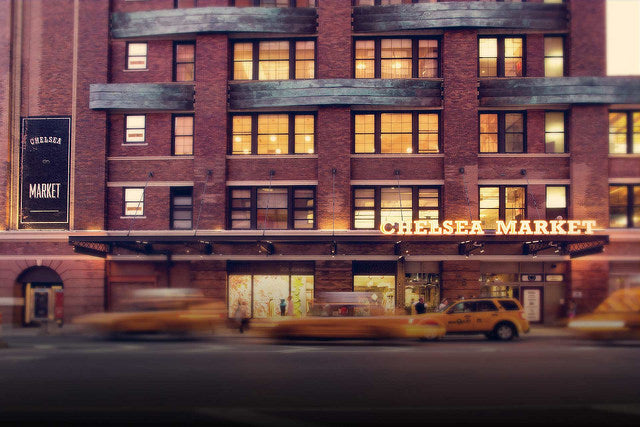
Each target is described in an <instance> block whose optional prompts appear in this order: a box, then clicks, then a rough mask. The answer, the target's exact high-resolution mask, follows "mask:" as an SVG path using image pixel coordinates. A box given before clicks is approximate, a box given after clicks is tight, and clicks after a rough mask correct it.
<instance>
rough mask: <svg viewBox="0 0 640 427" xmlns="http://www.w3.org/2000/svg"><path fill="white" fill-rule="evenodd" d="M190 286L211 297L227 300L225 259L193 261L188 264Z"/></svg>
mask: <svg viewBox="0 0 640 427" xmlns="http://www.w3.org/2000/svg"><path fill="white" fill-rule="evenodd" d="M188 266H189V269H190V271H191V276H190V278H191V286H193V287H195V288H198V289H200V290H202V292H203V293H204V294H205V295H206V296H208V297H211V298H217V299H220V300H222V301H225V302H226V301H227V264H226V262H225V261H200V262H198V261H194V262H191V263H189V264H188Z"/></svg>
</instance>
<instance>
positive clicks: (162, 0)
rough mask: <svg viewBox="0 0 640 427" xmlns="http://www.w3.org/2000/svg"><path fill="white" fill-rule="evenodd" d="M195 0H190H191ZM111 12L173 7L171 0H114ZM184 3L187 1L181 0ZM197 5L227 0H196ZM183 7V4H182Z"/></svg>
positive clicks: (217, 4) (203, 5)
mask: <svg viewBox="0 0 640 427" xmlns="http://www.w3.org/2000/svg"><path fill="white" fill-rule="evenodd" d="M193 1H195V0H191V2H193ZM112 3H113V6H112V7H113V12H138V11H142V10H160V9H173V0H152V1H127V0H114V1H113V2H112ZM181 3H183V4H186V3H187V2H185V1H182V2H181ZM197 3H198V7H208V6H228V5H229V4H230V3H231V2H230V1H229V0H197ZM183 7H184V6H183Z"/></svg>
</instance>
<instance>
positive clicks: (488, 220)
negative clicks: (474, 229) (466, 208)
mask: <svg viewBox="0 0 640 427" xmlns="http://www.w3.org/2000/svg"><path fill="white" fill-rule="evenodd" d="M479 190H480V198H479V206H480V207H479V211H480V221H481V222H482V228H485V229H489V230H491V229H495V226H496V221H498V220H502V221H505V222H508V221H520V220H523V219H525V217H526V197H525V194H526V190H525V187H507V186H496V187H480V188H479Z"/></svg>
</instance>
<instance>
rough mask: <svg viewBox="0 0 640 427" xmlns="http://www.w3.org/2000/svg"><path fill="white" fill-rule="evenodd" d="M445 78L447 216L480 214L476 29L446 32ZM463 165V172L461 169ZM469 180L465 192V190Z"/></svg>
mask: <svg viewBox="0 0 640 427" xmlns="http://www.w3.org/2000/svg"><path fill="white" fill-rule="evenodd" d="M442 47H443V49H442V77H443V78H444V101H443V102H444V112H443V128H444V139H443V142H444V154H445V158H444V179H445V190H444V216H445V218H460V219H466V218H468V217H469V207H468V205H467V199H466V195H465V193H468V197H469V200H470V203H471V207H470V209H471V215H472V217H473V218H475V217H477V215H478V194H477V189H476V183H477V179H478V154H477V153H478V111H477V108H478V97H477V93H478V91H477V82H478V78H477V57H478V38H477V32H476V31H473V30H456V31H446V32H445V33H444V37H443V43H442ZM460 168H464V174H461V173H460V171H459V169H460ZM465 181H466V192H465Z"/></svg>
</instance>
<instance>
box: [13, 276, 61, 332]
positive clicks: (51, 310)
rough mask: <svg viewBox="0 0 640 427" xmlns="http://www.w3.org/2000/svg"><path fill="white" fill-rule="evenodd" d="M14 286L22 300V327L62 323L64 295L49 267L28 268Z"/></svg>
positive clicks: (57, 279)
mask: <svg viewBox="0 0 640 427" xmlns="http://www.w3.org/2000/svg"><path fill="white" fill-rule="evenodd" d="M16 286H17V287H18V288H19V292H20V293H21V294H22V297H23V298H24V306H23V307H22V310H20V311H21V313H19V317H20V320H19V322H21V323H23V324H24V325H33V324H39V323H41V322H48V321H58V322H62V318H63V313H64V312H63V307H64V294H63V284H62V279H61V278H60V276H58V273H56V272H55V271H54V270H52V269H51V268H49V267H42V266H36V267H30V268H28V269H26V270H25V271H23V272H22V273H21V274H20V276H18V280H17V284H16Z"/></svg>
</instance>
